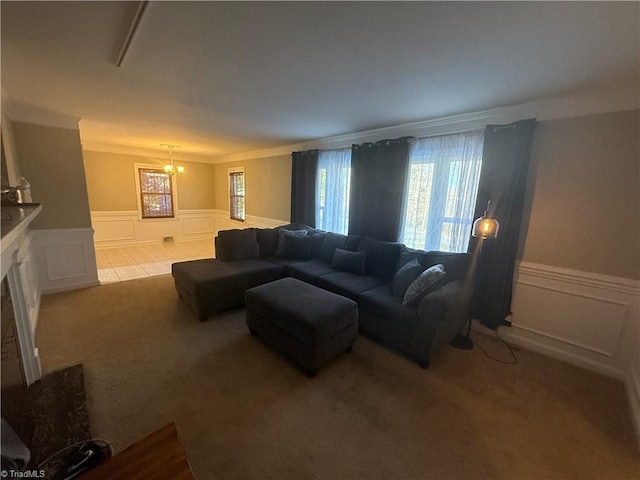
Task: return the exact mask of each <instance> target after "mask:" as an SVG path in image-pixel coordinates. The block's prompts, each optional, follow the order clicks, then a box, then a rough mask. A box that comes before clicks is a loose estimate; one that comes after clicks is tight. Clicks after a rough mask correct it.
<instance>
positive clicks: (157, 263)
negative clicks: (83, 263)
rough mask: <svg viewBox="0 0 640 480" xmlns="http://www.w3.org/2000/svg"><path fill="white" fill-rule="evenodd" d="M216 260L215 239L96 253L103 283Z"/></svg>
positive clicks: (162, 272)
mask: <svg viewBox="0 0 640 480" xmlns="http://www.w3.org/2000/svg"><path fill="white" fill-rule="evenodd" d="M212 257H213V239H205V240H193V241H189V242H167V243H159V244H151V245H137V246H131V247H117V248H105V249H100V250H96V261H97V263H98V279H99V280H100V282H101V283H111V282H121V281H123V280H132V279H134V278H142V277H150V276H153V275H162V274H165V273H171V264H172V263H174V262H181V261H184V260H196V259H198V258H212Z"/></svg>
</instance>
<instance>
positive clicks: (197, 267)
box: [171, 258, 285, 316]
mask: <svg viewBox="0 0 640 480" xmlns="http://www.w3.org/2000/svg"><path fill="white" fill-rule="evenodd" d="M171 274H172V275H173V278H174V279H175V282H176V288H177V289H178V292H180V295H181V296H182V298H184V300H185V301H186V302H187V304H189V306H190V307H191V308H192V309H193V310H194V311H195V313H196V314H197V315H199V316H203V315H207V314H208V313H212V312H217V311H220V310H225V309H227V308H234V307H239V306H242V305H243V304H244V292H245V290H247V289H248V288H252V287H255V286H257V285H262V284H263V283H267V282H272V281H274V280H277V279H279V278H282V277H283V276H284V275H285V270H284V268H283V267H281V266H279V265H275V264H273V263H271V262H267V261H265V260H262V259H259V258H252V259H247V260H240V261H237V262H221V261H219V260H215V259H203V260H190V261H187V262H177V263H174V264H172V265H171Z"/></svg>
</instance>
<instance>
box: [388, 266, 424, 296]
mask: <svg viewBox="0 0 640 480" xmlns="http://www.w3.org/2000/svg"><path fill="white" fill-rule="evenodd" d="M424 270H425V268H424V267H423V266H422V265H420V262H418V260H417V259H415V258H414V259H413V260H411V261H410V262H407V263H405V264H404V265H403V266H402V267H401V268H400V270H398V271H397V272H396V274H395V275H394V276H393V280H392V281H391V293H392V294H393V296H394V297H399V298H404V294H405V293H406V291H407V288H409V285H411V283H412V282H413V281H414V280H415V279H416V278H418V275H420V274H421V273H422V272H423V271H424Z"/></svg>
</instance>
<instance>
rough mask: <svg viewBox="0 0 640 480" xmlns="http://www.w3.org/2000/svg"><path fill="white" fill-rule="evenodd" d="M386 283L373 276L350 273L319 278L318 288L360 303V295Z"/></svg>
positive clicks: (332, 274)
mask: <svg viewBox="0 0 640 480" xmlns="http://www.w3.org/2000/svg"><path fill="white" fill-rule="evenodd" d="M385 283H386V282H385V281H384V280H380V279H379V278H376V277H372V276H371V275H356V274H355V273H350V272H337V273H330V274H328V275H323V276H321V277H320V278H318V286H319V287H320V288H324V289H325V290H329V291H330V292H333V293H337V294H338V295H342V296H343V297H347V298H350V299H352V300H355V301H358V298H359V297H360V294H361V293H362V292H366V291H367V290H371V289H372V288H376V287H379V286H380V285H384V284H385Z"/></svg>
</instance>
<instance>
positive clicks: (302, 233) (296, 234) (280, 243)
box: [276, 228, 307, 257]
mask: <svg viewBox="0 0 640 480" xmlns="http://www.w3.org/2000/svg"><path fill="white" fill-rule="evenodd" d="M287 235H292V236H294V237H306V236H307V231H306V230H285V229H284V228H281V229H280V230H278V250H276V257H281V256H282V254H283V253H284V237H285V236H287Z"/></svg>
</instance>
